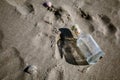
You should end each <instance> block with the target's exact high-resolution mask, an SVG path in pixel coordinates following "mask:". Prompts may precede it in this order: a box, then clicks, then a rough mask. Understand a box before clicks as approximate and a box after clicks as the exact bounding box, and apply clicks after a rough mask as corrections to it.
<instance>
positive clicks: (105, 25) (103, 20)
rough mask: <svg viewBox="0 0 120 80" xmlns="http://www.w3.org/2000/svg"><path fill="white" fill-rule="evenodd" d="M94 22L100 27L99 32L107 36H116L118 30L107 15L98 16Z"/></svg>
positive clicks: (94, 18)
mask: <svg viewBox="0 0 120 80" xmlns="http://www.w3.org/2000/svg"><path fill="white" fill-rule="evenodd" d="M93 21H94V22H95V23H96V24H97V25H98V30H99V31H100V32H102V33H103V34H104V35H105V36H108V35H115V33H116V32H117V28H116V27H115V26H114V25H113V24H112V22H111V20H110V18H109V17H108V16H106V15H96V16H95V17H93Z"/></svg>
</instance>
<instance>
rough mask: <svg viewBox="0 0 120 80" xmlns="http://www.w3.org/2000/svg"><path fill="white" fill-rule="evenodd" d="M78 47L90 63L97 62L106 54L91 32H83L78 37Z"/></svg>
mask: <svg viewBox="0 0 120 80" xmlns="http://www.w3.org/2000/svg"><path fill="white" fill-rule="evenodd" d="M77 47H78V48H79V49H80V50H81V52H82V54H83V55H84V57H85V59H86V61H87V62H88V63H89V64H95V63H96V62H97V61H98V60H99V59H100V58H101V57H103V56H104V52H103V51H102V50H101V48H100V47H99V45H98V44H97V43H96V41H95V40H94V39H93V37H92V36H91V35H90V34H85V33H81V34H80V35H79V37H78V39H77Z"/></svg>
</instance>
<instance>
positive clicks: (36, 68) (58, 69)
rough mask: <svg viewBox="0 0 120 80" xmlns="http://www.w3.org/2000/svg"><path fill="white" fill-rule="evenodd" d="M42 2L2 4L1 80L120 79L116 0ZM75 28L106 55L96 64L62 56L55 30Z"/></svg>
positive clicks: (119, 21)
mask: <svg viewBox="0 0 120 80" xmlns="http://www.w3.org/2000/svg"><path fill="white" fill-rule="evenodd" d="M44 2H45V0H1V1H0V72H1V73H0V80H120V76H119V73H120V66H119V64H120V63H119V62H120V51H119V50H120V45H119V44H120V0H51V2H52V4H53V6H54V8H53V9H52V10H47V8H45V7H44V6H43V3H44ZM74 24H78V25H79V27H80V28H81V29H82V30H83V31H84V32H86V33H89V34H91V35H92V36H93V38H94V39H95V41H96V42H97V43H98V45H99V46H100V47H101V48H102V50H103V51H104V52H105V56H104V57H103V58H102V59H101V60H100V61H98V62H97V63H96V64H95V65H87V64H86V65H83V64H78V63H75V62H74V59H72V57H73V56H71V55H66V56H64V55H61V51H60V48H59V47H58V43H57V41H58V40H59V38H60V37H59V35H60V32H59V29H63V28H67V29H70V27H71V26H72V25H74ZM68 44H69V43H68ZM70 49H73V51H74V48H72V47H71V45H70ZM75 56H76V58H79V56H78V55H75ZM30 66H32V67H30Z"/></svg>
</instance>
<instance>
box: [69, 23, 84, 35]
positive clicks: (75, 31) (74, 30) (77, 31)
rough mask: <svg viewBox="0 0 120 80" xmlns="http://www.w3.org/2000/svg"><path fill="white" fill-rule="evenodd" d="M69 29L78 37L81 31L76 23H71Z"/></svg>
mask: <svg viewBox="0 0 120 80" xmlns="http://www.w3.org/2000/svg"><path fill="white" fill-rule="evenodd" d="M71 30H72V31H73V33H74V34H75V35H76V36H77V37H78V36H79V35H80V34H81V33H82V30H81V29H80V28H79V26H78V25H77V24H75V25H73V26H72V27H71Z"/></svg>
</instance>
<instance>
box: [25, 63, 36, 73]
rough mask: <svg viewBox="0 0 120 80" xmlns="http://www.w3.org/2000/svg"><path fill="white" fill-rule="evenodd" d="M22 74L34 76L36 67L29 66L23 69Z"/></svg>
mask: <svg viewBox="0 0 120 80" xmlns="http://www.w3.org/2000/svg"><path fill="white" fill-rule="evenodd" d="M24 72H27V73H29V74H36V73H37V67H36V66H35V65H29V66H27V67H26V68H25V69H24Z"/></svg>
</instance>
